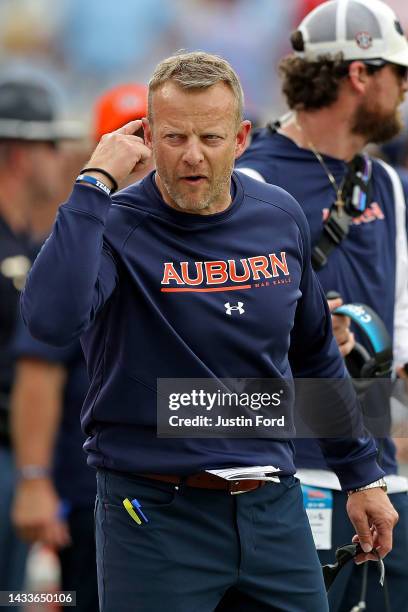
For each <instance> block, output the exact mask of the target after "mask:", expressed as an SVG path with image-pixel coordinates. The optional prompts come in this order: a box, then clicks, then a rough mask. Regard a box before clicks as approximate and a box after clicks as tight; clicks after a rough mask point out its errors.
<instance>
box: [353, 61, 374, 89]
mask: <svg viewBox="0 0 408 612" xmlns="http://www.w3.org/2000/svg"><path fill="white" fill-rule="evenodd" d="M348 76H349V82H350V85H351V88H352V89H353V91H355V92H356V93H365V91H366V89H367V85H368V83H369V80H370V76H369V74H368V72H367V67H366V66H365V65H364V63H363V62H360V61H355V62H351V64H350V66H349V73H348Z"/></svg>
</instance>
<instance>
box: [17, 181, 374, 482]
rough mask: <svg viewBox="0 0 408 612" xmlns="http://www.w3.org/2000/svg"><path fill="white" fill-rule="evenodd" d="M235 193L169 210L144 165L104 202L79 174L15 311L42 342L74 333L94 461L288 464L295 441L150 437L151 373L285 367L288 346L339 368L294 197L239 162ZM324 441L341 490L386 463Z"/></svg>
mask: <svg viewBox="0 0 408 612" xmlns="http://www.w3.org/2000/svg"><path fill="white" fill-rule="evenodd" d="M232 192H233V201H232V203H231V205H230V206H229V208H228V209H226V210H225V211H223V212H220V213H217V214H213V215H208V216H207V215H205V216H203V215H195V214H190V213H184V212H179V211H176V210H174V209H172V208H171V207H169V206H168V205H167V204H166V203H165V202H164V201H163V200H162V198H161V196H160V194H159V192H158V190H157V187H156V185H155V181H154V174H153V173H152V174H150V175H149V176H147V177H146V178H145V179H144V180H143V181H141V182H140V183H137V184H135V185H132V186H131V187H129V188H127V189H126V190H124V191H122V192H120V193H118V194H117V195H116V196H115V197H114V198H113V203H112V201H111V199H110V198H109V197H108V196H107V195H105V194H104V193H102V192H100V191H99V190H96V189H94V188H91V187H88V186H85V185H76V186H75V187H74V190H73V193H72V195H71V197H70V198H69V200H68V202H66V203H65V204H64V205H63V206H62V207H61V208H60V210H59V213H58V216H57V220H56V223H55V225H54V229H53V232H52V234H51V236H50V238H49V239H48V240H47V241H46V243H45V245H44V246H43V248H42V250H41V252H40V254H39V256H38V258H37V260H36V262H35V264H34V266H33V268H32V271H31V273H30V275H29V278H28V281H27V284H26V288H25V291H24V295H23V298H22V312H23V317H24V319H25V321H26V323H27V324H28V326H29V329H30V331H31V333H32V334H33V336H35V337H38V338H39V339H42V340H43V341H45V342H48V343H53V344H57V345H58V344H60V345H64V344H66V343H69V342H72V341H73V340H74V339H75V338H78V337H81V342H82V346H83V348H84V352H85V356H86V360H87V364H88V373H89V378H90V381H91V385H90V390H89V392H88V395H87V398H86V401H85V405H84V408H83V412H82V426H83V429H84V431H85V432H86V434H87V435H88V439H87V442H86V445H85V447H86V450H87V451H88V453H89V456H88V462H89V463H90V464H91V465H93V466H102V467H105V468H109V469H115V470H119V471H124V472H132V473H143V472H145V473H148V472H151V473H152V472H155V473H169V474H180V475H184V474H189V473H195V472H198V471H201V470H203V469H212V468H223V467H231V466H246V465H270V464H272V465H275V466H277V467H279V468H280V469H281V470H282V473H283V474H293V473H294V472H295V467H294V463H293V444H292V442H291V441H286V440H281V441H276V440H271V439H208V438H203V439H199V438H189V439H187V438H178V439H168V438H158V437H157V435H156V382H157V378H218V377H220V378H235V377H262V378H290V377H291V375H292V371H291V365H290V363H289V348H290V351H291V364H292V366H293V368H294V369H295V370H296V373H297V374H298V375H301V376H304V377H325V378H342V377H344V376H345V371H344V366H343V361H342V359H341V356H340V354H339V352H338V349H337V346H336V343H335V341H334V339H333V336H332V333H331V323H330V314H329V312H328V308H327V304H326V301H325V299H324V295H323V292H322V290H321V288H320V285H319V283H318V281H317V278H316V276H315V275H314V273H313V272H312V269H311V266H310V238H309V233H308V226H307V221H306V219H305V216H304V214H303V212H302V210H301V208H300V207H299V205H298V204H297V202H296V201H295V200H294V199H293V198H292V197H291V196H290V195H289V194H287V193H286V192H284V191H283V190H281V189H279V188H277V187H272V186H270V185H265V184H262V183H259V182H257V181H254V180H252V179H250V178H247V177H244V176H242V177H241V175H238V174H234V175H233V180H232ZM238 301H241V302H243V303H244V304H245V316H242V317H241V316H239V317H238V316H235V317H233V316H226V309H225V303H226V302H231V303H234V304H235V303H237V302H238ZM306 353H307V355H308V358H307V362H306V360H305V354H306ZM354 409H355V410H356V414H357V404H356V405H355V406H354ZM321 444H322V447H323V449H324V452H325V454H326V456H327V460H328V462H329V464H330V465H331V466H332V468H333V469H334V470H335V471H336V473H337V474H338V476H339V479H340V481H341V483H342V485H343V487H344V488H353V487H357V486H361V485H363V484H366V483H368V482H371V481H373V480H376V479H377V478H379V477H380V476H381V475H382V471H381V470H380V468H379V467H378V466H377V464H376V461H375V454H376V448H375V444H374V442H373V440H372V439H371V438H360V439H358V440H349V441H347V442H345V441H338V440H336V439H332V440H321Z"/></svg>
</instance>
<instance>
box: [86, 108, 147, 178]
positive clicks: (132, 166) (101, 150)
mask: <svg viewBox="0 0 408 612" xmlns="http://www.w3.org/2000/svg"><path fill="white" fill-rule="evenodd" d="M141 126H142V120H140V119H137V120H136V121H130V122H129V123H127V124H126V125H124V126H123V127H121V128H119V129H118V130H116V131H115V132H110V133H109V134H105V135H104V136H102V138H101V140H100V142H99V144H98V146H97V147H96V149H95V151H94V152H93V153H92V156H91V158H90V160H89V161H88V162H87V163H86V165H85V167H86V168H102V169H103V170H106V171H107V172H109V174H111V175H112V176H113V178H114V179H115V180H116V181H117V183H119V184H120V183H122V182H123V181H124V180H125V179H126V178H127V177H128V176H129V175H130V174H133V173H134V172H136V171H137V169H138V168H139V167H140V166H145V165H146V164H147V163H148V162H149V161H150V158H151V156H152V152H151V150H150V149H149V147H147V146H146V145H145V143H144V142H143V140H142V138H139V136H135V133H136V132H137V131H138V130H139V129H140V128H141ZM86 174H89V175H91V176H94V177H95V178H97V179H100V180H101V181H103V182H104V183H105V184H108V183H110V181H109V179H108V178H106V176H105V175H104V174H100V173H99V172H87V173H86ZM108 187H113V185H112V184H109V185H108Z"/></svg>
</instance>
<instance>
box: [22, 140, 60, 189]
mask: <svg viewBox="0 0 408 612" xmlns="http://www.w3.org/2000/svg"><path fill="white" fill-rule="evenodd" d="M29 147H30V149H29V159H30V164H29V171H28V173H27V179H28V180H29V182H30V190H31V195H32V197H33V199H34V200H39V201H41V200H52V199H53V198H55V197H56V196H57V194H58V193H59V189H60V183H61V181H62V178H63V174H62V173H63V155H62V153H61V149H60V147H59V146H55V145H53V144H52V143H49V142H38V143H31V144H30V145H29Z"/></svg>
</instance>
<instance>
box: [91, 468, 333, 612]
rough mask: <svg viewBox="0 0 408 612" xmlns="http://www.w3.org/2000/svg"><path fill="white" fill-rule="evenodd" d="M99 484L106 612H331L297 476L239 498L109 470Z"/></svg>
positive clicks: (98, 514)
mask: <svg viewBox="0 0 408 612" xmlns="http://www.w3.org/2000/svg"><path fill="white" fill-rule="evenodd" d="M97 480H98V494H97V503H96V513H95V514H96V548H97V570H98V589H99V603H100V611H101V612H160V611H161V610H166V612H213V611H214V610H215V609H216V608H217V606H218V605H219V604H220V606H222V607H221V608H218V609H219V610H220V609H222V610H223V612H232V611H233V610H234V612H237V611H238V610H242V611H244V610H245V612H328V604H327V598H326V594H325V590H324V584H323V578H322V572H321V568H320V564H319V561H318V557H317V553H316V550H315V547H314V544H313V539H312V536H311V532H310V527H309V523H308V520H307V517H306V514H305V511H304V509H303V503H302V494H301V490H300V486H299V483H298V481H297V480H296V479H295V478H293V477H284V478H282V482H281V483H280V484H267V485H266V486H264V487H262V488H260V489H257V490H255V491H250V492H248V493H243V494H239V495H230V494H229V493H227V492H226V491H214V490H206V489H197V488H192V487H187V486H183V485H181V486H180V487H179V488H178V490H177V488H176V487H175V486H174V485H172V484H167V483H161V482H158V481H152V480H148V479H143V478H140V477H127V476H124V475H119V474H117V473H113V472H111V471H102V470H101V471H99V472H98V478H97ZM125 497H128V498H129V499H134V498H137V499H138V500H139V502H140V503H141V505H142V510H143V511H144V512H145V514H146V515H147V517H148V519H149V522H148V523H143V524H142V525H138V524H137V523H136V522H135V521H134V520H133V519H132V518H131V516H130V515H129V514H128V513H127V512H126V510H125V509H124V507H123V504H122V500H123V499H124V498H125ZM231 593H233V594H234V596H235V595H236V594H237V593H238V594H239V599H238V603H237V601H236V600H235V599H234V604H233V605H232V606H229V603H228V600H229V597H230V595H231ZM223 598H224V600H223ZM222 600H223V601H222ZM239 606H242V607H239Z"/></svg>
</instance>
